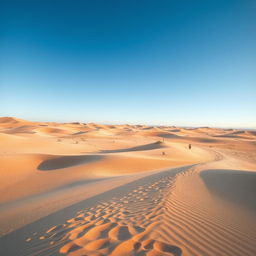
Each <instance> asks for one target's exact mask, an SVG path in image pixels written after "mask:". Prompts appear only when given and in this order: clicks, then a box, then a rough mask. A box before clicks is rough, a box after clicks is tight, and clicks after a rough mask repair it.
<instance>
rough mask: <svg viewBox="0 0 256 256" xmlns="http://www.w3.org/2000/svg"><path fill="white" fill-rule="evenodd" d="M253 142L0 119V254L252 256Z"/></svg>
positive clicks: (255, 228) (214, 133) (255, 249)
mask: <svg viewBox="0 0 256 256" xmlns="http://www.w3.org/2000/svg"><path fill="white" fill-rule="evenodd" d="M255 142H256V140H255V132H254V131H247V130H238V129H232V130H230V129H229V130H227V129H226V130H225V129H220V128H209V127H200V128H184V127H174V126H170V127H169V126H157V127H156V126H145V125H104V124H93V123H89V124H83V123H79V122H74V123H63V124H61V123H53V122H46V123H40V122H30V121H26V120H22V119H18V118H11V117H8V118H0V150H1V152H0V153H1V158H0V175H1V179H0V230H1V232H0V255H5V256H16V255H19V256H28V255H41V256H49V255H69V256H78V255H80V256H82V255H83V256H84V255H89V256H93V255H98V256H103V255H112V256H117V255H124V256H125V255H135V256H136V255H138V256H142V255H147V256H148V255H149V256H164V255H175V256H190V255H207V256H208V255H209V256H216V255H218V256H222V255H223V256H229V255H230V256H231V255H232V256H233V255H248V256H254V255H256V246H255V244H256V224H255V218H256V207H255V200H254V197H255V187H256V184H255V182H256V180H255V169H256V168H255V167H256V158H255V157H256V153H255V152H256V143H255ZM189 144H190V145H191V146H192V148H189ZM13 243H15V246H12V245H13Z"/></svg>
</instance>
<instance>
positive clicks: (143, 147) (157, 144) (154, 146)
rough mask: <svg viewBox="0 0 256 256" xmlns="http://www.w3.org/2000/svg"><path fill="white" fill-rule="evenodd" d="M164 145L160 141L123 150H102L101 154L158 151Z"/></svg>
mask: <svg viewBox="0 0 256 256" xmlns="http://www.w3.org/2000/svg"><path fill="white" fill-rule="evenodd" d="M164 147H165V144H164V143H163V142H161V141H157V142H154V143H149V144H146V145H140V146H136V147H131V148H123V149H115V150H102V151H101V152H102V153H118V152H129V151H145V150H152V149H159V148H164Z"/></svg>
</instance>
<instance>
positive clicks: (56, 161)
mask: <svg viewBox="0 0 256 256" xmlns="http://www.w3.org/2000/svg"><path fill="white" fill-rule="evenodd" d="M102 158H103V156H99V155H80V156H55V157H54V158H51V159H47V160H44V161H43V162H41V163H40V164H39V165H38V167H37V169H38V170H41V171H49V170H56V169H63V168H68V167H71V166H77V165H82V164H86V163H90V162H94V161H98V160H100V159H102Z"/></svg>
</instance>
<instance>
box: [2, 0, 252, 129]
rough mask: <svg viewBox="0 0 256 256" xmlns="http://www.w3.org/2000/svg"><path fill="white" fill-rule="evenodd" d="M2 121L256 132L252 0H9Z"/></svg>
mask: <svg viewBox="0 0 256 256" xmlns="http://www.w3.org/2000/svg"><path fill="white" fill-rule="evenodd" d="M0 12H1V13H0V14H1V18H0V22H1V23H0V25H1V26H0V56H1V59H0V94H1V96H0V115H1V116H17V117H20V118H24V119H29V120H36V121H60V122H66V121H82V122H99V123H145V124H156V125H157V124H159V125H161V124H164V125H182V126H219V127H250V128H252V127H254V128H256V118H255V112H256V101H255V98H256V97H255V96H256V75H255V74H256V32H255V31H256V30H255V27H256V15H255V13H256V2H255V1H253V0H239V1H238V0H232V1H231V0H222V1H221V0H209V1H205V0H194V1H192V0H186V1H185V0H168V1H164V0H160V1H156V0H155V1H150V0H147V1H144V0H141V1H133V0H130V1H128V0H127V1H126V0H124V1H120V0H116V1H110V0H109V1H105V0H101V1H100V0H94V1H89V0H81V1H78V0H75V1H71V0H61V1H60V0H51V1H48V0H31V1H28V0H23V1H21V0H19V1H13V0H8V1H7V0H4V1H3V0H1V1H0Z"/></svg>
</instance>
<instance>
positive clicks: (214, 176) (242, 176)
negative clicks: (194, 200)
mask: <svg viewBox="0 0 256 256" xmlns="http://www.w3.org/2000/svg"><path fill="white" fill-rule="evenodd" d="M200 176H201V178H202V179H203V181H204V183H205V185H206V186H207V188H208V189H209V191H211V192H212V193H214V194H216V195H218V196H220V197H222V198H225V199H227V200H229V201H231V202H233V203H236V204H238V205H240V206H244V207H246V208H249V209H251V210H253V211H256V200H255V195H256V173H255V172H249V171H239V170H238V171H236V170H206V171H203V172H201V173H200Z"/></svg>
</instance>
